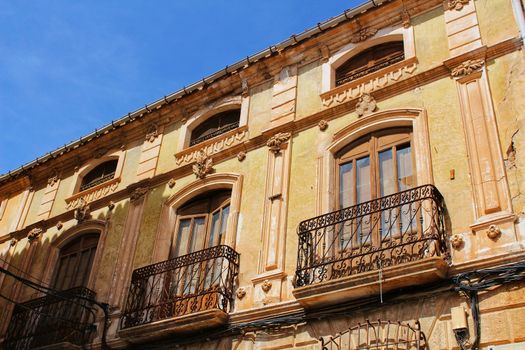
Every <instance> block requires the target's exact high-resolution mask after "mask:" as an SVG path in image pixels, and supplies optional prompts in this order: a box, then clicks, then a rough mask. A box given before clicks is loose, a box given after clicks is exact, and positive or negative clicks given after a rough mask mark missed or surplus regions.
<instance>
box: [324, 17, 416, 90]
mask: <svg viewBox="0 0 525 350" xmlns="http://www.w3.org/2000/svg"><path fill="white" fill-rule="evenodd" d="M398 40H403V47H404V50H405V60H408V59H411V58H415V57H416V47H415V40H414V27H413V26H409V27H408V28H404V27H403V26H398V27H387V28H382V29H380V30H379V31H378V32H377V33H376V34H375V35H374V36H372V37H371V38H370V39H368V40H365V41H363V42H360V43H357V44H354V43H350V44H348V45H345V46H343V47H342V48H341V49H340V50H339V51H337V52H335V53H334V54H333V55H331V56H330V58H329V59H328V60H327V61H326V62H325V63H323V65H322V68H321V69H322V82H321V94H323V93H325V92H328V91H330V90H332V89H334V88H335V87H336V86H335V70H336V69H337V68H338V67H339V66H341V65H342V64H343V63H345V62H346V61H348V60H349V59H350V58H352V57H354V56H356V55H357V54H359V53H361V52H363V51H364V50H366V49H368V48H370V47H372V46H376V45H379V44H384V43H386V42H390V41H398ZM343 85H344V84H343Z"/></svg>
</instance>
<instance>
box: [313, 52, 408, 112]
mask: <svg viewBox="0 0 525 350" xmlns="http://www.w3.org/2000/svg"><path fill="white" fill-rule="evenodd" d="M416 68H417V62H416V59H415V58H410V59H407V60H405V61H401V62H398V63H396V64H394V65H392V66H390V67H388V68H384V69H385V70H386V72H385V73H383V74H382V75H376V74H377V72H375V73H372V74H370V76H371V77H368V76H366V77H363V78H359V79H356V80H355V81H351V82H348V83H346V84H343V85H341V86H338V87H336V88H334V89H332V90H330V91H328V92H325V93H323V94H322V95H321V99H322V101H323V106H324V107H327V108H328V107H334V106H337V105H341V104H343V103H345V102H348V101H351V100H353V99H356V98H358V97H359V96H361V95H362V94H365V93H368V94H370V93H372V92H374V91H377V90H380V89H382V88H384V87H386V86H389V85H393V84H395V83H398V82H400V81H402V80H405V79H408V78H410V77H412V76H414V72H415V71H416Z"/></svg>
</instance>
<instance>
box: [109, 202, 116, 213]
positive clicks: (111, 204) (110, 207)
mask: <svg viewBox="0 0 525 350" xmlns="http://www.w3.org/2000/svg"><path fill="white" fill-rule="evenodd" d="M113 209H115V202H113V201H110V202H109V204H108V210H109V211H112V210H113Z"/></svg>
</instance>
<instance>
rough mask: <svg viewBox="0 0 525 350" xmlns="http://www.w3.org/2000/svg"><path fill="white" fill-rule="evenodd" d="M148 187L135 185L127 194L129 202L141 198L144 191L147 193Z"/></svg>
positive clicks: (144, 193)
mask: <svg viewBox="0 0 525 350" xmlns="http://www.w3.org/2000/svg"><path fill="white" fill-rule="evenodd" d="M148 191H149V188H147V187H137V188H135V189H134V190H133V192H131V195H130V196H129V200H130V202H136V201H138V200H139V199H142V198H143V197H144V196H145V195H146V193H148Z"/></svg>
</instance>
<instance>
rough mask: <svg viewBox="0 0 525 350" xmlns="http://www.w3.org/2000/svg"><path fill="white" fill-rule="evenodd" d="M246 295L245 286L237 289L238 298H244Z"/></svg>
mask: <svg viewBox="0 0 525 350" xmlns="http://www.w3.org/2000/svg"><path fill="white" fill-rule="evenodd" d="M245 296H246V289H245V288H244V287H239V289H237V298H239V299H242V298H244V297H245Z"/></svg>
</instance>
